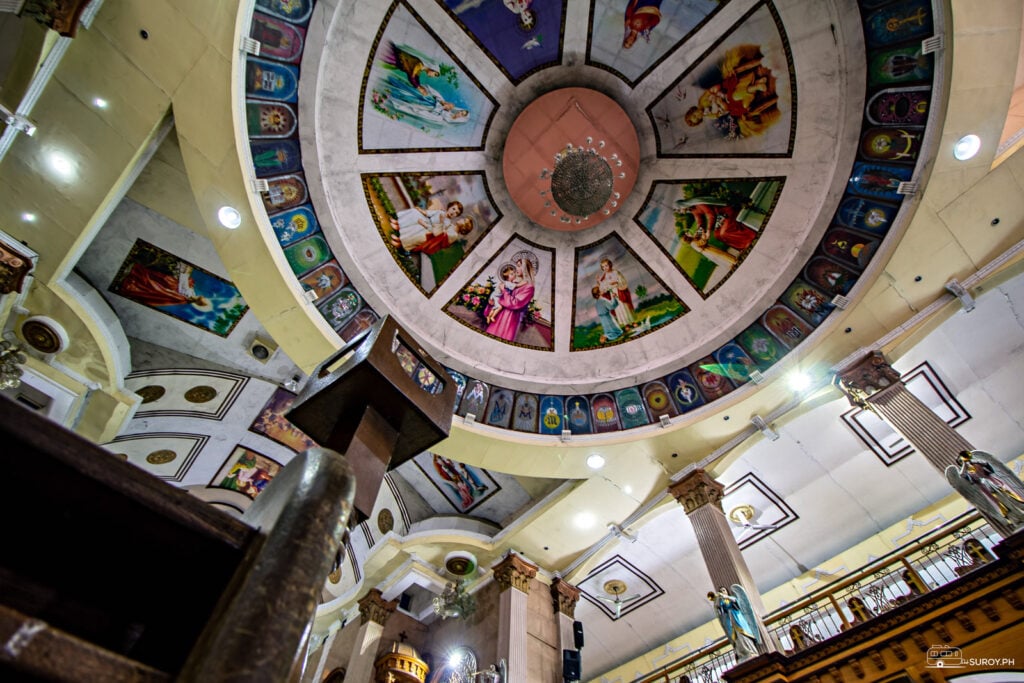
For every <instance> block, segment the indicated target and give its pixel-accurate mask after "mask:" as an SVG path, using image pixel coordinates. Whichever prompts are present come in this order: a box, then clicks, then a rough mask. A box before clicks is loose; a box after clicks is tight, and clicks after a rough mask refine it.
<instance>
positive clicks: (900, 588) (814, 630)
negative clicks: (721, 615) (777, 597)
mask: <svg viewBox="0 0 1024 683" xmlns="http://www.w3.org/2000/svg"><path fill="white" fill-rule="evenodd" d="M1000 540H1001V538H1000V536H999V535H998V534H997V533H996V532H995V531H994V530H993V529H992V528H991V527H990V526H989V525H988V523H987V522H986V521H985V520H984V519H982V518H981V517H980V515H978V514H977V513H976V512H974V511H973V510H972V511H970V512H968V513H965V514H963V515H961V516H960V517H957V518H956V519H953V520H951V521H950V522H947V523H946V524H944V525H943V526H941V527H939V528H938V529H935V530H934V531H932V532H930V533H928V534H926V535H925V536H923V537H921V538H920V539H918V540H916V541H913V542H911V543H908V544H907V545H905V546H903V547H902V548H899V549H897V550H894V551H893V552H891V553H888V554H886V555H884V556H883V557H881V558H879V559H877V560H874V561H873V562H870V563H868V564H866V565H864V566H862V567H860V568H859V569H857V570H855V571H853V572H851V573H850V574H848V575H847V576H845V577H843V578H842V579H838V580H836V581H834V582H832V583H830V584H829V585H827V586H824V587H823V588H821V589H819V590H817V591H814V592H813V593H810V594H808V595H807V596H805V597H803V598H801V599H799V600H797V601H795V602H793V603H791V604H789V605H786V606H785V607H782V608H780V609H778V610H775V611H774V612H772V613H771V614H769V615H767V617H765V620H764V621H765V626H766V628H767V629H768V632H769V634H771V636H772V637H773V638H775V639H776V641H777V642H778V643H779V645H780V646H781V649H782V650H783V651H784V652H786V653H792V652H796V651H799V650H803V649H805V648H807V647H810V646H811V645H814V644H815V643H819V642H821V641H824V640H827V639H829V638H831V637H833V636H836V635H839V634H840V633H842V632H843V631H846V630H847V629H850V628H853V627H856V626H858V625H860V624H862V623H865V622H867V621H869V620H871V619H872V618H874V617H875V616H877V615H879V614H883V613H885V612H888V611H890V610H893V609H896V608H898V607H900V606H901V605H904V604H905V603H907V602H909V601H911V600H914V599H915V598H917V597H919V596H921V595H924V594H926V593H928V592H929V591H931V590H934V589H936V588H938V587H940V586H943V585H945V584H947V583H950V582H952V581H955V580H956V579H958V578H960V577H961V576H963V575H965V574H967V573H968V572H970V571H971V570H973V569H975V568H977V567H980V566H982V565H984V564H986V563H988V562H990V561H992V560H994V559H995V554H994V553H993V552H992V547H993V546H994V545H995V544H996V543H998V542H999V541H1000ZM735 665H736V658H735V655H734V654H733V652H732V647H731V646H730V645H729V643H728V642H727V641H726V640H725V639H724V638H723V639H721V640H719V641H716V642H714V643H711V644H710V645H708V646H706V647H703V648H701V649H700V650H697V651H696V652H692V653H690V654H688V655H686V656H685V657H681V658H679V659H677V660H675V661H674V662H671V663H670V664H667V665H666V666H663V667H661V668H659V669H657V670H656V671H652V672H651V673H649V674H647V675H646V676H643V677H641V678H637V679H634V680H633V682H632V683H655V682H659V683H718V682H719V681H721V680H722V674H723V673H724V672H725V671H728V670H729V669H731V668H732V667H734V666H735Z"/></svg>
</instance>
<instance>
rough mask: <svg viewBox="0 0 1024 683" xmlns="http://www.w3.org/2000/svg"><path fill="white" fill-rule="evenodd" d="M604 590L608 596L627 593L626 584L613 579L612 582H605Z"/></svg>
mask: <svg viewBox="0 0 1024 683" xmlns="http://www.w3.org/2000/svg"><path fill="white" fill-rule="evenodd" d="M602 588H603V589H604V592H605V593H607V594H608V595H622V594H623V593H625V592H626V582H625V581H620V580H619V579H612V580H611V581H605V584H604V586H602Z"/></svg>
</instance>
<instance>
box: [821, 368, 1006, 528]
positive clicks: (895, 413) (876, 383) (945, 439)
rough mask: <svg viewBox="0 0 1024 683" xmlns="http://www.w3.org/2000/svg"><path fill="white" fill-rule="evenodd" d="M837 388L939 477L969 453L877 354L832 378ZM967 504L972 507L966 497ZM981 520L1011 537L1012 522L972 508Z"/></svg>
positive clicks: (966, 444) (964, 441)
mask: <svg viewBox="0 0 1024 683" xmlns="http://www.w3.org/2000/svg"><path fill="white" fill-rule="evenodd" d="M836 379H837V380H838V381H837V384H838V386H839V388H840V389H841V390H842V391H843V393H844V394H845V395H846V398H847V399H849V401H850V403H851V404H852V405H854V406H857V407H858V408H863V409H865V410H870V411H872V412H874V413H875V414H876V415H878V416H879V417H880V418H882V420H884V421H885V422H886V424H888V425H889V426H890V427H892V428H893V429H895V430H896V431H897V432H899V433H900V434H901V435H902V436H903V438H904V439H906V440H907V442H908V443H910V445H911V446H913V447H914V450H916V451H917V452H918V453H920V454H921V455H922V456H924V458H925V460H927V461H928V462H930V463H931V464H932V466H933V467H935V469H937V470H938V471H939V474H941V475H942V476H943V477H945V476H946V468H947V467H949V466H950V465H952V466H953V467H957V466H959V463H958V462H957V456H958V455H959V454H960V452H961V451H970V450H973V447H972V446H971V444H970V442H969V441H967V439H965V438H964V437H962V436H960V434H959V433H957V431H956V430H955V429H953V428H952V427H950V426H949V425H948V424H946V421H945V420H943V419H942V418H941V417H939V416H938V415H936V414H935V413H934V412H933V411H932V410H931V408H929V407H928V406H926V405H925V404H924V403H923V402H922V401H921V399H919V398H918V397H917V396H914V395H913V394H912V393H910V391H908V390H907V388H906V386H904V384H903V382H902V381H901V380H900V373H899V372H897V371H896V370H894V369H893V367H892V366H891V365H889V363H888V362H887V361H886V360H885V356H883V355H882V354H881V353H880V352H878V351H872V352H871V353H869V354H868V356H867V357H866V358H864V359H863V360H861V361H859V362H858V363H857V364H856V365H853V366H852V367H850V368H848V369H846V370H843V371H842V372H840V373H839V374H838V375H836ZM968 502H970V503H971V504H972V505H975V503H974V501H971V500H970V499H969V497H968ZM975 509H976V510H977V511H978V514H980V515H981V516H982V517H983V518H985V520H986V521H987V522H988V523H989V524H990V525H991V526H992V528H993V529H995V530H996V531H997V532H998V533H999V534H1001V535H1002V536H1003V537H1004V538H1005V537H1007V536H1010V535H1012V534H1013V532H1014V529H1015V528H1016V527H1015V525H1014V524H1013V523H1011V522H1010V521H1009V520H1007V519H1006V518H1004V517H1003V516H1001V515H999V514H998V512H996V511H990V510H987V509H985V508H984V507H983V506H982V505H975Z"/></svg>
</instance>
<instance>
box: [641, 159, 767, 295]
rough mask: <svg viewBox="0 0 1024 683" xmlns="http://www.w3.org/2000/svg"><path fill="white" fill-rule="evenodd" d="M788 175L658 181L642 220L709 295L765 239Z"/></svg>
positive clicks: (690, 279) (642, 214)
mask: <svg viewBox="0 0 1024 683" xmlns="http://www.w3.org/2000/svg"><path fill="white" fill-rule="evenodd" d="M782 185H783V179H782V178H752V179H743V180H725V179H723V180H714V179H709V180H691V181H684V180H675V181H664V180H662V181H655V183H654V184H653V185H652V186H651V192H650V194H649V195H648V197H647V201H646V203H645V204H644V206H643V208H641V209H640V213H638V214H637V217H636V221H637V223H639V224H640V226H641V227H643V228H644V229H646V230H647V232H648V233H650V235H651V237H652V238H653V240H654V242H655V243H656V244H657V245H658V246H659V247H661V250H662V251H664V252H665V254H666V255H668V257H669V258H671V259H672V260H673V261H674V262H675V264H676V266H677V267H678V268H679V270H680V271H681V272H682V274H683V275H684V276H685V277H686V279H687V280H689V282H690V284H691V285H693V287H694V289H696V290H697V291H698V292H699V293H700V295H701V296H702V297H704V298H705V299H706V298H708V297H709V296H710V295H711V294H712V293H713V292H714V291H715V290H716V289H718V288H719V287H720V286H721V285H722V283H724V282H725V281H726V280H727V279H728V278H729V276H730V275H732V273H733V272H734V271H735V270H736V268H737V267H739V264H740V263H742V262H743V260H744V259H745V258H746V257H747V254H749V253H750V250H751V249H753V247H754V245H755V244H756V243H757V240H758V239H759V238H760V236H761V233H762V231H763V230H764V226H765V225H766V224H767V223H768V218H769V217H770V216H771V213H772V210H773V209H774V208H775V203H776V201H777V200H778V198H779V194H780V193H781V191H782Z"/></svg>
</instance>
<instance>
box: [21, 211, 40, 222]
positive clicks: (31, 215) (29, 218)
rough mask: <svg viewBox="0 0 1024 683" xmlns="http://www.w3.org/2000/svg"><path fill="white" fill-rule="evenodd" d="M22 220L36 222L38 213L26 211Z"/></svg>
mask: <svg viewBox="0 0 1024 683" xmlns="http://www.w3.org/2000/svg"><path fill="white" fill-rule="evenodd" d="M21 220H23V221H25V222H26V223H35V222H36V215H35V214H34V213H31V212H29V211H26V212H25V213H23V214H21Z"/></svg>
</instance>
